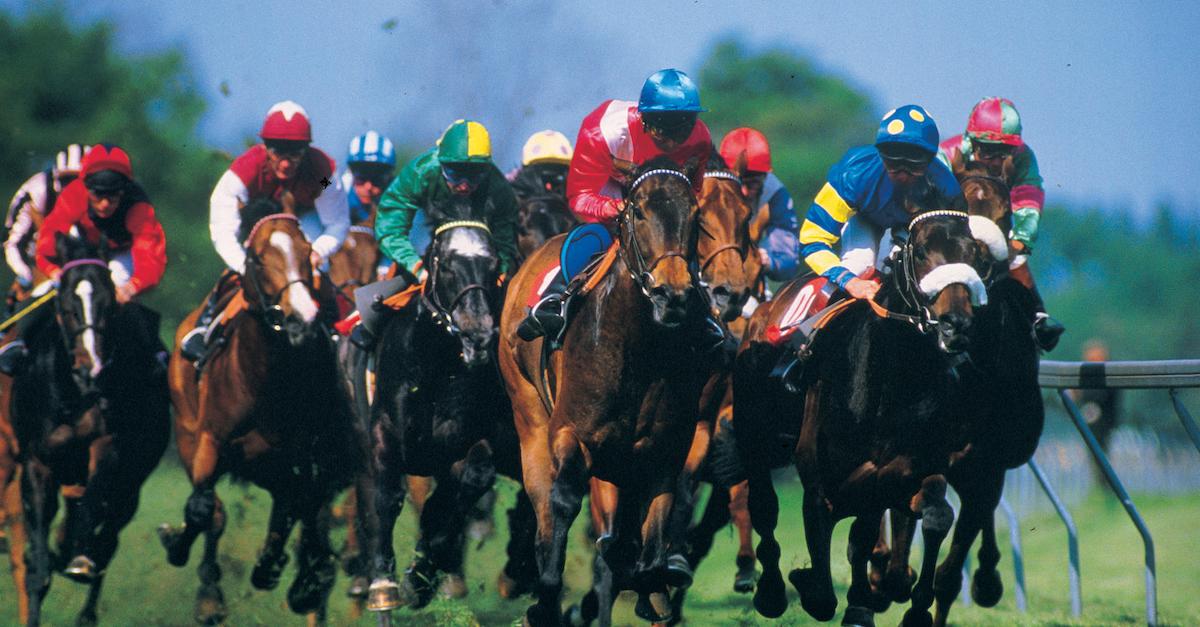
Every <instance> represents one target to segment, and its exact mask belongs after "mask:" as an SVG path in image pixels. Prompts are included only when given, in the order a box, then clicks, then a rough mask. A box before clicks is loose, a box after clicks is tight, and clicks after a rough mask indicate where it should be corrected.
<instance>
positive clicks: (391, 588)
mask: <svg viewBox="0 0 1200 627" xmlns="http://www.w3.org/2000/svg"><path fill="white" fill-rule="evenodd" d="M402 605H404V602H403V601H402V600H401V599H400V586H398V585H396V582H394V581H392V580H391V579H376V580H375V581H372V582H371V586H370V587H369V588H367V611H370V612H390V611H392V610H394V609H396V608H398V607H400V606H402Z"/></svg>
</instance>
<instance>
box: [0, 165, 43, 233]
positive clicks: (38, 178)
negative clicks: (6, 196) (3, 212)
mask: <svg viewBox="0 0 1200 627" xmlns="http://www.w3.org/2000/svg"><path fill="white" fill-rule="evenodd" d="M46 176H47V174H46V173H45V172H38V173H37V174H34V175H33V176H31V177H29V179H28V180H26V181H25V182H24V183H22V184H21V187H20V189H18V190H17V193H15V194H13V197H12V200H10V201H8V215H7V216H6V217H5V218H4V228H6V229H11V228H12V227H13V225H14V224H15V223H16V221H17V218H18V217H19V216H20V213H21V210H22V209H25V208H26V207H29V206H30V205H32V206H33V209H34V211H37V212H38V213H46V208H45V207H43V206H42V205H43V204H44V203H45V202H46V186H47V183H48V181H46Z"/></svg>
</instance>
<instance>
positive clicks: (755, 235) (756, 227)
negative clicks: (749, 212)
mask: <svg viewBox="0 0 1200 627" xmlns="http://www.w3.org/2000/svg"><path fill="white" fill-rule="evenodd" d="M757 211H758V213H757V214H755V216H754V219H753V220H751V221H750V241H751V242H757V241H758V240H759V238H760V237H762V234H763V230H765V229H766V228H767V223H768V222H770V221H771V206H770V205H768V204H767V203H763V204H762V205H760V206H759V207H758V209H757Z"/></svg>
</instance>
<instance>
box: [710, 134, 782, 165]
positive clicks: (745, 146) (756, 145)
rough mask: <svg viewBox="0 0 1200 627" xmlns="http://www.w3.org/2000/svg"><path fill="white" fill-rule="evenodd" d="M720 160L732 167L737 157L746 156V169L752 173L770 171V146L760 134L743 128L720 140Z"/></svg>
mask: <svg viewBox="0 0 1200 627" xmlns="http://www.w3.org/2000/svg"><path fill="white" fill-rule="evenodd" d="M720 153H721V158H722V159H724V160H725V165H728V166H729V167H731V168H732V167H734V165H735V164H736V163H737V160H738V158H739V157H741V156H742V155H743V154H745V155H746V169H747V170H750V171H753V172H770V171H771V146H770V145H769V144H767V138H766V137H765V136H764V135H763V134H762V133H760V132H758V131H756V130H754V129H752V128H750V127H747V126H743V127H741V128H735V129H733V130H732V131H729V134H727V135H725V138H724V139H722V140H721V149H720Z"/></svg>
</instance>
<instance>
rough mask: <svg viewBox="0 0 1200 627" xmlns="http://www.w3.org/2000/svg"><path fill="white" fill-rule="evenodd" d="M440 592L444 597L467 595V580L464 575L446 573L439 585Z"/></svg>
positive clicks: (451, 597) (458, 597) (454, 597)
mask: <svg viewBox="0 0 1200 627" xmlns="http://www.w3.org/2000/svg"><path fill="white" fill-rule="evenodd" d="M438 594H439V595H440V596H441V597H442V598H443V599H461V598H463V597H465V596H467V581H466V580H465V579H463V576H462V575H456V574H453V573H452V574H449V575H446V576H445V577H444V578H442V583H441V585H439V586H438Z"/></svg>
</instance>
